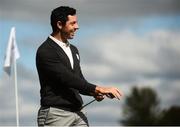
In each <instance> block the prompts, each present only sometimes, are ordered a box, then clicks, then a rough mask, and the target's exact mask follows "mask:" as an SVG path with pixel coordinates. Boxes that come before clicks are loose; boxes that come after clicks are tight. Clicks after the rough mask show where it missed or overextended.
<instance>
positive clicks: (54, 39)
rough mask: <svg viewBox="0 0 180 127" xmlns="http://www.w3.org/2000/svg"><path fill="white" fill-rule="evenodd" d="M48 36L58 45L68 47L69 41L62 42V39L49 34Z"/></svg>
mask: <svg viewBox="0 0 180 127" xmlns="http://www.w3.org/2000/svg"><path fill="white" fill-rule="evenodd" d="M49 38H50V39H52V40H53V41H54V42H56V43H57V44H58V45H59V46H60V47H69V46H70V43H69V42H68V41H67V43H64V42H62V41H59V40H58V39H56V38H55V37H53V36H51V35H49Z"/></svg>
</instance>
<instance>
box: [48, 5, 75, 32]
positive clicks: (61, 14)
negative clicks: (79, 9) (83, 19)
mask: <svg viewBox="0 0 180 127" xmlns="http://www.w3.org/2000/svg"><path fill="white" fill-rule="evenodd" d="M75 14H76V9H74V8H71V7H68V6H60V7H57V8H55V9H54V10H53V11H52V12H51V27H52V30H53V32H55V31H56V30H57V22H58V21H61V23H62V24H63V25H65V24H66V21H67V20H68V15H75Z"/></svg>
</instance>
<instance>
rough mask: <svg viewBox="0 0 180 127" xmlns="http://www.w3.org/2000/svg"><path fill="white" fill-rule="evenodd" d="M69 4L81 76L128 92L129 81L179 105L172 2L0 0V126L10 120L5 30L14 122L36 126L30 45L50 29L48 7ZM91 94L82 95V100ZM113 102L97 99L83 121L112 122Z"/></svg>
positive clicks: (178, 48) (179, 49) (179, 38)
mask: <svg viewBox="0 0 180 127" xmlns="http://www.w3.org/2000/svg"><path fill="white" fill-rule="evenodd" d="M61 5H66V6H72V7H74V8H76V9H77V15H78V19H79V26H80V29H79V31H78V32H77V34H76V36H75V38H74V39H73V40H70V42H71V43H72V44H74V45H76V46H77V47H78V49H79V51H80V55H81V67H82V71H83V73H84V76H85V77H86V79H87V80H88V81H89V82H91V83H95V84H101V85H107V86H117V87H118V88H119V89H121V90H122V91H123V93H124V94H125V95H128V93H129V91H130V90H131V88H132V86H139V87H144V86H149V87H151V88H153V89H154V90H156V92H158V96H159V97H160V99H161V104H162V105H161V106H162V107H163V108H168V107H169V106H171V105H180V102H179V100H180V85H179V84H180V43H179V42H180V1H179V0H151V1H150V0H73V1H72V0H66V1H65V2H64V1H63V0H51V1H49V0H38V1H37V0H1V1H0V59H1V60H0V66H1V68H0V102H1V105H0V114H1V116H0V125H15V98H14V84H13V79H12V77H11V78H9V77H8V76H7V75H6V73H4V71H3V69H2V67H3V62H4V55H5V50H6V46H7V42H8V38H9V32H10V28H11V27H12V26H15V27H16V38H17V45H18V48H19V50H20V55H21V57H20V59H18V61H17V64H18V66H17V69H18V90H19V107H20V125H36V115H37V110H38V108H39V99H40V97H39V89H40V87H39V80H38V75H37V71H36V67H35V54H36V50H37V48H38V46H39V45H40V44H41V43H42V42H43V41H44V40H45V39H46V38H47V37H48V35H49V34H50V33H51V27H50V24H49V22H50V21H49V17H50V13H51V10H52V9H54V8H56V7H58V6H61ZM92 99H93V98H90V97H84V101H85V103H86V102H88V101H90V100H92ZM123 101H124V100H123V98H122V100H121V101H117V100H108V99H105V100H104V101H103V102H100V103H98V102H95V103H93V104H92V105H90V106H88V107H87V108H86V111H87V115H88V118H89V122H90V125H106V126H108V125H118V120H119V119H122V118H123V116H122V109H121V107H122V105H123Z"/></svg>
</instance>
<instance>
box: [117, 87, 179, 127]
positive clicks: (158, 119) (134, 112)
mask: <svg viewBox="0 0 180 127" xmlns="http://www.w3.org/2000/svg"><path fill="white" fill-rule="evenodd" d="M120 123H121V124H123V125H125V126H152V125H154V126H172V125H180V106H175V105H174V106H171V107H169V108H168V109H162V108H161V107H160V99H159V97H158V95H157V93H156V91H155V90H153V89H152V88H149V87H143V88H138V87H133V88H132V90H131V92H130V94H129V95H128V96H127V97H125V102H124V104H123V119H121V120H120Z"/></svg>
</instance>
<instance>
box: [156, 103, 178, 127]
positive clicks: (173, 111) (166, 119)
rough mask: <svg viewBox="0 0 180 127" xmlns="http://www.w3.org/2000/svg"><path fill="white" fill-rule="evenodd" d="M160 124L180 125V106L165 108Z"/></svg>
mask: <svg viewBox="0 0 180 127" xmlns="http://www.w3.org/2000/svg"><path fill="white" fill-rule="evenodd" d="M158 124H159V125H163V126H174V125H180V107H179V106H172V107H170V108H169V109H167V110H163V111H162V117H161V119H159V122H158Z"/></svg>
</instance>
